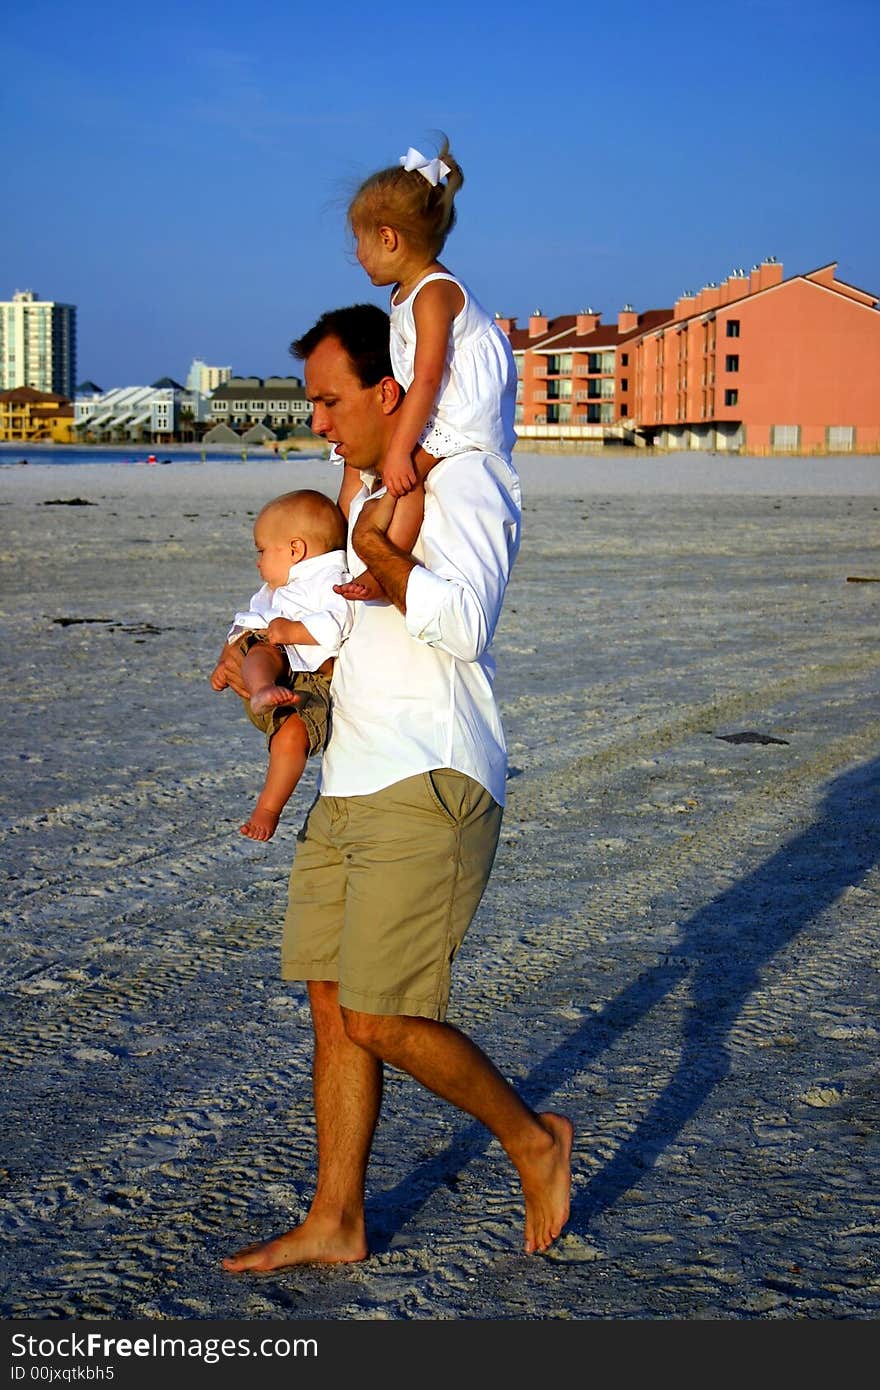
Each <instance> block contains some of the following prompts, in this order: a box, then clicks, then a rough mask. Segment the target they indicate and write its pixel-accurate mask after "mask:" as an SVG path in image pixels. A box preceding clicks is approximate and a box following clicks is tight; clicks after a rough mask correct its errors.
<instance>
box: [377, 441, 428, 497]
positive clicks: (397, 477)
mask: <svg viewBox="0 0 880 1390" xmlns="http://www.w3.org/2000/svg"><path fill="white" fill-rule="evenodd" d="M418 481H419V478H418V474H417V473H416V470H415V466H414V464H413V461H412V457H411V455H410V454H409V453H407V452H406V451H405V450H403V449H395V448H394V446H393V445H392V446H391V448H390V449H389V450H388V453H387V454H386V455H385V458H384V460H383V463H382V482H383V483H384V484H385V486H386V488H387V489H388V491H389V493H390V494H391V496H392V497H403V496H405V494H406V493H407V492H411V491H412V489H413V488H414V487H415V485H416V483H417V482H418Z"/></svg>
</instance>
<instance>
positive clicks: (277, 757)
mask: <svg viewBox="0 0 880 1390" xmlns="http://www.w3.org/2000/svg"><path fill="white" fill-rule="evenodd" d="M248 656H250V652H248ZM308 756H309V733H308V730H307V728H306V726H305V724H304V723H303V721H302V720H301V719H300V717H299V715H298V714H292V715H291V716H290V718H289V719H285V721H284V723H283V724H282V725H281V728H280V729H279V730H278V732H277V733H276V734H275V735H274V736H273V738H272V742H271V743H270V744H269V766H268V768H267V770H266V780H265V782H264V783H263V790H262V791H261V792H260V795H259V796H258V798H257V804H256V806H255V807H254V809H253V811H252V812H251V815H250V819H249V820H246V821H245V823H244V825H242V826H241V827H240V828H241V833H242V835H247V836H248V838H249V839H251V840H271V838H272V836H273V835H274V834H275V829H276V826H277V825H278V820H279V818H280V816H281V812H282V811H283V810H284V807H285V806H286V805H287V802H288V801H289V800H290V797H291V794H292V793H293V789H294V787H295V786H296V784H297V782H298V781H299V779H300V777H302V775H303V769H304V768H305V765H306V760H307V758H308Z"/></svg>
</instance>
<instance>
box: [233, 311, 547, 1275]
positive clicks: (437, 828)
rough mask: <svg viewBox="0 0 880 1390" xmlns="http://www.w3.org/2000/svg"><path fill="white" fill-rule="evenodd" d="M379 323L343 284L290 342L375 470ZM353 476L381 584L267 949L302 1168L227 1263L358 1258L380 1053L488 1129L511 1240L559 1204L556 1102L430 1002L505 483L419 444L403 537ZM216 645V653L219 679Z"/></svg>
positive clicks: (361, 626)
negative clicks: (298, 1106)
mask: <svg viewBox="0 0 880 1390" xmlns="http://www.w3.org/2000/svg"><path fill="white" fill-rule="evenodd" d="M387 345H388V318H387V315H386V314H385V313H384V312H383V311H382V310H381V309H378V308H376V307H375V306H373V305H355V306H354V307H352V308H349V309H341V310H336V311H333V312H331V313H329V314H325V315H323V316H322V318H321V319H320V320H319V321H318V323H317V324H316V325H315V326H314V328H312V329H311V330H310V331H309V332H308V333H306V334H305V335H304V337H303V338H301V339H299V340H298V342H296V343H294V344H293V347H292V351H293V352H294V354H295V355H296V356H299V357H302V358H303V359H304V362H305V380H306V390H307V393H308V396H309V399H310V400H311V401H312V402H313V403H314V416H313V419H312V429H313V430H314V432H315V433H316V434H318V435H321V436H322V437H323V438H324V439H326V440H327V441H328V442H329V443H330V444H332V445H333V446H334V447H335V449H336V452H337V454H338V455H339V456H341V458H342V459H343V460H344V462H345V463H346V464H347V465H348V467H349V469H352V468H354V469H359V470H365V471H367V473H368V474H369V473H370V472H372V473H376V474H378V475H379V476H380V477H381V470H382V460H383V457H384V455H385V450H386V445H387V443H388V441H389V440H390V438H391V435H392V432H393V428H394V424H395V420H394V415H395V412H396V411H397V409H398V407H399V405H400V402H401V400H402V391H401V388H400V387H399V386H398V384H397V382H396V381H394V379H393V377H392V376H391V365H390V360H389V358H388V346H387ZM369 481H370V482H371V481H372V480H371V479H370V480H369ZM368 494H369V484H365V487H364V489H363V492H362V494H361V495H360V496H359V497H357V498H355V499H354V501H353V502H352V503H351V508H350V514H349V521H350V525H351V543H352V545H353V546H354V548H355V550H356V551H357V554H358V555H359V556H360V558H361V560H362V561H363V562H364V563H365V564H366V565H367V566H368V567H369V569H370V571H371V572H372V573H373V574H374V575H375V576H376V578H377V579H378V580H379V582H380V583H381V585H382V587H383V589H384V591H385V593H386V595H387V596H388V599H389V600H390V602H382V601H380V602H375V603H365V604H358V605H357V611H356V616H355V620H354V626H353V628H352V632H351V635H350V636H349V638H348V640H347V642H346V643H344V644H343V647H342V650H341V652H340V655H339V657H338V658H337V663H336V668H335V671H334V675H333V684H332V722H331V733H330V738H329V741H328V744H327V747H326V750H325V753H324V761H323V765H322V772H321V795H320V796H319V798H318V800H317V801H316V803H315V805H314V806H313V807H312V809H311V811H310V812H309V815H308V818H307V821H306V824H305V826H304V827H303V830H302V831H301V833H300V837H299V843H298V845H297V850H296V856H295V859H294V865H293V869H292V872H291V880H290V901H289V907H288V912H287V918H286V921H285V929H284V944H283V952H282V973H283V975H284V977H285V979H302V980H306V981H307V982H308V991H309V1003H310V1007H311V1012H312V1021H313V1027H314V1034H315V1051H314V1068H313V1071H314V1098H315V1118H316V1125H317V1142H318V1177H317V1183H316V1188H315V1194H314V1197H313V1200H312V1205H311V1207H310V1209H309V1213H308V1215H307V1216H306V1218H305V1220H304V1221H303V1223H302V1225H300V1226H298V1227H296V1228H295V1229H294V1230H292V1231H289V1232H287V1233H286V1234H285V1235H282V1236H279V1237H277V1238H276V1239H274V1240H269V1241H264V1242H260V1243H258V1244H255V1245H251V1246H249V1247H248V1248H247V1249H245V1250H241V1251H239V1252H238V1253H237V1254H235V1255H232V1256H230V1257H228V1258H227V1259H225V1260H224V1261H223V1265H224V1267H225V1268H226V1269H228V1270H231V1271H234V1272H240V1271H246V1270H254V1271H261V1272H263V1271H267V1270H272V1269H278V1268H282V1267H284V1266H287V1265H293V1264H301V1263H307V1262H314V1261H324V1262H331V1263H332V1262H346V1261H355V1260H362V1259H364V1258H366V1256H367V1254H368V1246H367V1235H366V1228H365V1221H364V1184H365V1177H366V1168H367V1161H368V1158H369V1154H370V1148H371V1145H372V1140H373V1134H374V1131H375V1127H376V1123H377V1120H378V1117H379V1109H380V1104H381V1097H382V1068H383V1064H385V1063H388V1064H389V1065H390V1066H393V1067H396V1068H398V1069H400V1070H402V1071H405V1072H408V1073H409V1074H410V1075H411V1076H413V1077H414V1078H415V1079H416V1080H417V1081H420V1082H421V1083H422V1085H423V1086H426V1087H427V1088H428V1089H429V1090H431V1091H434V1092H435V1093H436V1094H437V1095H438V1096H441V1097H442V1098H443V1099H444V1100H447V1101H449V1102H450V1103H451V1104H453V1105H456V1106H458V1107H459V1108H460V1109H462V1110H464V1111H466V1112H467V1113H468V1114H470V1115H473V1116H475V1117H476V1118H477V1119H478V1120H480V1121H481V1122H482V1123H483V1124H484V1125H486V1126H487V1128H488V1129H489V1130H490V1131H491V1132H492V1133H493V1134H494V1135H495V1136H496V1138H497V1139H498V1140H499V1141H500V1143H501V1144H502V1146H503V1147H504V1149H505V1150H506V1152H507V1154H508V1155H509V1157H510V1159H511V1161H512V1162H513V1164H514V1165H515V1167H516V1170H517V1173H518V1174H519V1178H520V1183H521V1186H522V1191H523V1196H524V1199H525V1241H524V1245H525V1250H526V1251H527V1252H528V1253H533V1252H535V1251H544V1250H546V1249H547V1248H548V1247H549V1246H550V1245H551V1243H552V1242H553V1240H554V1239H555V1238H556V1237H557V1236H558V1235H559V1233H560V1231H561V1230H562V1228H563V1226H564V1224H565V1222H566V1220H567V1219H568V1213H569V1188H570V1155H571V1143H572V1126H571V1124H570V1122H569V1120H568V1119H566V1118H565V1117H564V1116H562V1115H557V1114H555V1113H553V1112H545V1113H543V1114H536V1113H535V1112H534V1111H532V1110H531V1109H530V1108H529V1107H528V1106H527V1105H526V1104H525V1103H524V1102H523V1101H522V1099H521V1098H520V1097H519V1095H518V1094H517V1092H516V1091H515V1090H514V1089H513V1087H512V1086H511V1085H510V1084H509V1083H508V1081H506V1080H505V1078H504V1077H503V1076H502V1075H501V1074H500V1072H499V1071H498V1070H497V1069H496V1067H495V1066H494V1064H493V1063H492V1062H491V1061H490V1060H489V1058H488V1057H487V1056H486V1055H485V1054H484V1053H483V1052H482V1051H481V1050H480V1049H479V1048H478V1047H477V1046H476V1044H475V1043H473V1042H472V1041H471V1040H470V1039H469V1038H468V1037H466V1036H465V1035H464V1034H463V1033H462V1032H460V1031H459V1030H458V1029H456V1028H454V1027H452V1025H451V1024H448V1023H446V1022H445V1015H446V1004H447V999H448V993H449V975H450V965H451V962H452V958H453V957H454V955H455V953H456V951H457V950H458V947H459V946H460V944H461V941H462V939H463V937H464V934H465V931H466V930H467V927H468V925H469V923H470V920H471V918H472V916H473V914H474V912H475V911H476V908H477V905H478V903H479V901H480V898H481V896H482V893H483V889H484V888H485V885H486V882H487V880H488V877H489V873H490V870H491V867H492V860H493V858H494V854H495V848H496V844H497V840H498V833H499V830H500V825H501V807H502V804H503V801H504V794H505V786H504V783H505V772H506V753H505V747H504V738H503V734H502V730H501V722H500V718H499V715H498V710H497V706H496V704H495V699H494V695H493V691H492V681H493V676H494V662H493V660H492V658H491V657H490V656H489V652H488V649H489V644H490V642H491V640H492V637H493V634H494V632H495V627H496V624H497V622H498V618H499V615H500V612H501V604H502V601H503V598H504V591H505V587H506V584H507V581H508V578H509V575H510V569H511V566H512V564H513V561H514V559H515V557H516V553H517V550H518V547H519V533H520V518H521V507H520V492H519V483H518V480H517V477H516V473H515V472H514V470H513V469H512V468H511V467H510V465H509V464H507V463H505V462H504V461H503V460H502V459H500V458H497V457H495V456H492V455H484V454H479V453H476V452H475V453H473V454H466V455H459V456H455V457H453V458H450V459H447V460H445V461H444V462H441V463H439V464H438V465H437V466H436V467H435V468H433V469H432V471H431V473H430V474H429V476H428V480H427V483H426V488H425V518H424V523H423V526H422V531H421V534H420V536H419V539H418V542H417V544H416V546H415V547H414V550H413V554H412V555H408V554H404V553H403V552H402V551H399V550H397V549H396V548H395V547H394V546H393V545H392V544H391V542H390V541H389V540H388V539H387V537H386V535H385V530H386V528H387V526H388V522H389V519H390V516H391V512H392V511H393V507H394V499H393V498H390V497H388V496H387V494H380V496H379V497H377V498H375V499H372V500H367V499H368ZM233 667H234V656H232V657H230V670H229V683H230V684H231V685H232V686H233V688H238V686H237V684H236V679H237V678H236V674H235V672H234V670H233V669H232V668H233Z"/></svg>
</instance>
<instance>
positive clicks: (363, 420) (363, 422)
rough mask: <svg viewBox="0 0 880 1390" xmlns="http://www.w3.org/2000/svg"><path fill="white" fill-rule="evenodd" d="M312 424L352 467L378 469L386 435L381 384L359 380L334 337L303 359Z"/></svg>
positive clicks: (388, 420)
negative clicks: (365, 382)
mask: <svg viewBox="0 0 880 1390" xmlns="http://www.w3.org/2000/svg"><path fill="white" fill-rule="evenodd" d="M305 378H306V381H305V385H306V395H307V396H308V398H309V400H310V401H311V402H312V404H313V405H314V408H315V409H314V414H313V415H312V430H313V432H314V433H315V434H319V435H320V436H321V437H322V439H326V440H327V442H328V444H334V445H335V446H336V452H337V453H338V454H339V455H340V456H341V457H342V458H343V459H344V460H345V462H346V463H347V464H349V465H350V466H351V467H352V468H366V469H373V470H378V468H379V467H380V465H381V462H382V458H383V455H384V453H385V448H386V445H387V443H388V440H389V439H390V437H391V430H392V424H391V416H390V413H389V411H388V410H387V409H386V406H385V393H384V392H383V388H382V385H381V383H380V385H378V386H362V385H361V382H360V380H359V379H358V376H357V373H356V372H355V370H354V367H353V366H352V363H351V359H350V358H349V356H348V353H347V352H346V351H345V348H344V347H343V346H342V344H341V342H340V341H339V339H338V338H332V337H331V338H324V339H323V341H322V342H320V343H319V344H318V346H317V347H316V348H315V350H314V352H312V353H311V355H310V356H309V357H307V358H306V362H305Z"/></svg>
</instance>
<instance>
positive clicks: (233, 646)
mask: <svg viewBox="0 0 880 1390" xmlns="http://www.w3.org/2000/svg"><path fill="white" fill-rule="evenodd" d="M241 663H242V655H241V652H240V651H239V649H238V645H237V643H234V642H227V643H226V646H225V647H224V648H223V650H222V652H221V653H220V660H219V661H218V662H217V665H216V666H215V667H214V669H213V671H212V672H211V688H212V689H213V690H226V689H227V688H228V689H230V690H234V691H235V693H236V695H240V696H241V697H242V699H244V700H246V699H247V698H248V692H247V688H246V687H245V684H244V682H243V681H242V678H241Z"/></svg>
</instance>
